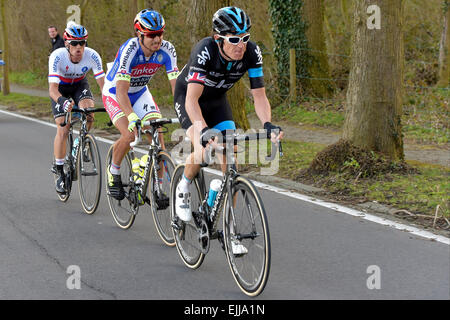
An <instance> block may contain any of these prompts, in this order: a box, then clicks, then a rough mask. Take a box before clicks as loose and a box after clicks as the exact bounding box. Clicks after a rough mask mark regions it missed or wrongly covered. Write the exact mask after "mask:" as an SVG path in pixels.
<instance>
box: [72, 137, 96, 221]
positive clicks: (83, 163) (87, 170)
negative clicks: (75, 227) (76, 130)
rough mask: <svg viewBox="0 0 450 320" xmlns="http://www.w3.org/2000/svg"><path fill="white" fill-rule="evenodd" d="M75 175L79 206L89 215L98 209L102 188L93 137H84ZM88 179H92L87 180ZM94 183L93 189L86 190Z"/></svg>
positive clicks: (79, 150)
mask: <svg viewBox="0 0 450 320" xmlns="http://www.w3.org/2000/svg"><path fill="white" fill-rule="evenodd" d="M77 175H78V189H79V191H80V192H79V193H80V201H81V206H82V207H83V211H84V212H85V213H86V214H89V215H91V214H93V213H94V212H95V211H96V210H97V208H98V204H99V202H100V194H101V187H102V165H101V160H100V152H99V150H98V146H97V142H96V140H95V137H94V136H93V135H91V134H87V135H86V136H85V137H84V139H83V141H82V145H80V147H79V149H78V159H77ZM90 177H93V179H89V178H90ZM88 181H89V182H88ZM94 183H95V186H94V187H93V188H87V186H89V185H91V184H94Z"/></svg>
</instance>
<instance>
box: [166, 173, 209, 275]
mask: <svg viewBox="0 0 450 320" xmlns="http://www.w3.org/2000/svg"><path fill="white" fill-rule="evenodd" d="M183 172H184V165H179V166H178V167H176V169H175V171H174V173H173V176H172V181H171V184H170V208H171V210H170V212H171V220H172V221H173V223H174V225H175V226H173V227H172V231H173V238H174V240H175V244H176V246H177V251H178V254H179V255H180V257H181V260H183V262H184V264H185V265H186V266H187V267H188V268H190V269H197V268H198V267H200V265H201V264H202V263H203V260H204V259H205V254H204V253H203V252H202V249H201V243H200V242H199V229H198V228H197V226H196V225H195V222H194V219H195V218H194V217H193V218H192V219H191V220H190V221H189V222H183V221H181V219H179V218H178V217H177V215H176V206H175V199H176V197H177V194H176V188H177V186H178V184H179V183H180V180H181V179H183ZM189 192H190V194H191V208H192V210H197V209H198V208H199V207H200V205H201V202H202V194H201V193H200V188H199V182H198V180H197V177H196V178H195V179H194V181H192V183H191V184H190V186H189Z"/></svg>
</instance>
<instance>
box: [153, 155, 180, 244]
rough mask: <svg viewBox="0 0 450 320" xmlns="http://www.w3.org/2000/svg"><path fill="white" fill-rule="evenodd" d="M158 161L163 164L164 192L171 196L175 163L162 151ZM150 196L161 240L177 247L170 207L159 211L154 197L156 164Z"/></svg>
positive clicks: (154, 220) (154, 219)
mask: <svg viewBox="0 0 450 320" xmlns="http://www.w3.org/2000/svg"><path fill="white" fill-rule="evenodd" d="M157 160H158V162H159V163H161V162H163V168H161V169H164V173H163V182H162V185H161V187H162V191H163V192H164V194H166V195H170V182H171V180H172V175H173V172H174V171H175V163H174V161H173V160H172V157H171V156H170V154H169V153H167V152H165V151H160V152H159V153H158V155H157ZM149 181H150V182H149V186H150V187H149V188H147V190H148V195H149V199H150V208H151V211H152V216H153V222H154V223H155V227H156V230H157V232H158V235H159V236H160V238H161V240H162V241H163V242H164V243H165V244H166V245H167V246H169V247H173V246H175V240H174V238H173V232H172V219H171V215H170V207H167V208H165V209H162V210H158V208H157V205H156V199H155V196H154V194H155V193H154V185H155V183H157V182H155V164H154V163H153V164H152V167H151V169H150V179H149Z"/></svg>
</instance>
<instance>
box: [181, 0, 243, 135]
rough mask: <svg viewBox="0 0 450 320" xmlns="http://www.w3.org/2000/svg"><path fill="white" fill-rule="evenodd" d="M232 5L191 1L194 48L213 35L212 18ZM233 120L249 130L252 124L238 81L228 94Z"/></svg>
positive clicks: (189, 20)
mask: <svg viewBox="0 0 450 320" xmlns="http://www.w3.org/2000/svg"><path fill="white" fill-rule="evenodd" d="M230 5H231V1H230V0H207V1H206V0H191V1H190V10H189V13H188V15H187V25H188V26H190V28H191V30H189V31H190V32H188V33H189V34H190V38H191V43H192V46H194V45H195V44H196V43H197V42H198V41H199V40H201V39H203V38H205V37H207V36H210V35H211V34H212V31H213V30H212V17H213V15H214V13H215V12H216V11H217V10H219V9H220V8H223V7H227V6H230ZM227 97H228V101H229V102H230V106H231V111H232V113H233V119H234V122H235V123H236V127H238V128H242V129H243V130H247V129H249V128H250V123H249V121H248V119H247V114H246V112H245V94H244V85H243V83H242V80H240V81H238V82H237V83H236V84H235V85H234V86H233V88H231V89H230V90H229V91H228V92H227Z"/></svg>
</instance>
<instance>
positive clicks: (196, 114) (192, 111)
mask: <svg viewBox="0 0 450 320" xmlns="http://www.w3.org/2000/svg"><path fill="white" fill-rule="evenodd" d="M186 112H187V114H188V116H189V119H190V120H191V122H192V124H193V125H194V128H196V130H198V131H200V130H201V129H203V128H204V127H206V126H207V125H206V122H205V119H204V118H203V114H202V110H201V109H200V104H199V103H198V100H195V99H188V98H186ZM200 124H201V125H200Z"/></svg>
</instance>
